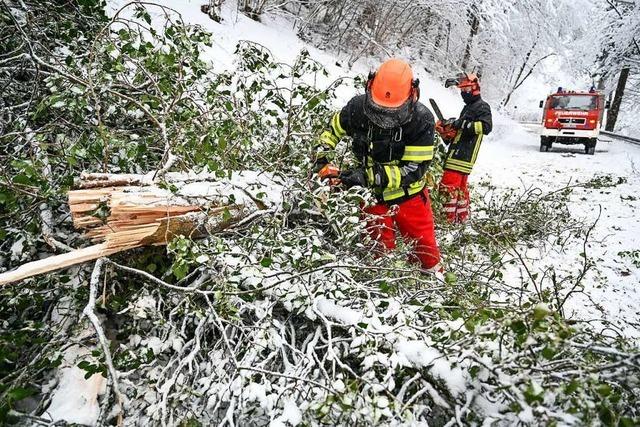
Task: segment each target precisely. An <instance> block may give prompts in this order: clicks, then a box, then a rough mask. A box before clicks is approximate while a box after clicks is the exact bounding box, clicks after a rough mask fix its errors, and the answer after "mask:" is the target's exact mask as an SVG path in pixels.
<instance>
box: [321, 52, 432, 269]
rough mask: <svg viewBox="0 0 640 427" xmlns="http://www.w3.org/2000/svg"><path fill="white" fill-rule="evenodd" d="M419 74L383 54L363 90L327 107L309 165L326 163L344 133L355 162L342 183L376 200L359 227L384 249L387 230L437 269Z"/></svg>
mask: <svg viewBox="0 0 640 427" xmlns="http://www.w3.org/2000/svg"><path fill="white" fill-rule="evenodd" d="M419 95H420V92H419V82H418V80H417V79H415V78H414V76H413V71H412V70H411V67H410V66H409V64H407V63H406V62H405V61H402V60H399V59H391V60H388V61H386V62H384V63H383V64H382V65H381V66H380V67H379V68H378V70H377V71H376V72H375V73H370V74H369V78H368V80H367V85H366V92H365V94H364V95H358V96H355V97H354V98H352V99H351V100H350V101H349V102H348V103H347V105H346V106H345V107H344V108H343V109H342V110H341V111H340V112H337V113H335V114H334V115H333V116H332V118H331V120H330V121H329V125H328V126H327V128H326V129H325V130H324V131H323V132H322V134H321V135H320V138H319V144H318V147H317V149H316V160H315V167H316V170H318V171H320V170H328V169H330V168H331V165H330V163H329V159H330V157H331V156H332V155H333V152H334V149H335V147H336V144H337V143H338V142H339V141H340V139H341V138H343V137H344V136H349V137H351V138H352V140H353V142H352V151H353V155H354V156H355V160H356V166H355V167H354V168H352V169H349V170H345V171H343V172H342V173H340V180H341V182H342V184H343V185H345V186H346V187H352V186H360V187H367V188H370V189H371V190H372V191H373V194H374V195H375V197H376V199H377V203H376V204H375V205H373V206H366V207H364V208H363V211H364V212H365V214H366V217H367V218H368V220H367V230H368V231H369V233H370V234H371V236H372V237H373V238H374V239H375V240H376V241H378V242H380V243H382V244H383V245H384V247H385V248H386V249H392V248H394V247H395V244H396V243H395V230H396V229H397V230H398V231H399V232H400V234H401V235H402V236H403V237H404V238H406V239H410V240H412V241H413V242H414V243H415V250H414V253H413V255H414V258H415V260H417V261H419V262H420V263H421V265H422V267H423V268H425V269H435V270H439V269H440V267H439V261H440V252H439V249H438V245H437V243H436V239H435V233H434V224H433V215H432V212H431V204H430V201H429V192H428V189H427V188H426V180H425V175H426V172H427V169H428V167H429V163H430V162H431V160H432V158H433V142H434V125H435V124H434V119H433V116H432V114H431V112H430V111H429V110H428V109H427V108H426V107H425V106H424V105H423V104H422V103H420V102H418V98H419Z"/></svg>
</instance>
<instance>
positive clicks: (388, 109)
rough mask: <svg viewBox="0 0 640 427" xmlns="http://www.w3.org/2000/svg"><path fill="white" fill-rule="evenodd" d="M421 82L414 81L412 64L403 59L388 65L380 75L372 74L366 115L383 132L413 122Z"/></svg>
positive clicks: (385, 63)
mask: <svg viewBox="0 0 640 427" xmlns="http://www.w3.org/2000/svg"><path fill="white" fill-rule="evenodd" d="M419 84H420V82H419V80H418V79H414V78H413V71H412V70H411V67H410V66H409V64H407V63H406V62H405V61H403V60H401V59H389V60H387V61H385V62H384V63H383V64H382V65H380V67H379V68H378V71H376V72H371V73H369V78H368V79H367V93H366V102H365V114H366V115H367V117H368V118H369V119H370V120H371V121H372V122H374V123H375V124H377V125H378V126H380V127H382V128H387V129H390V128H394V127H398V126H401V125H403V124H404V123H406V122H408V121H409V120H411V116H412V115H413V110H414V107H415V104H416V102H418V98H419V97H420V89H419Z"/></svg>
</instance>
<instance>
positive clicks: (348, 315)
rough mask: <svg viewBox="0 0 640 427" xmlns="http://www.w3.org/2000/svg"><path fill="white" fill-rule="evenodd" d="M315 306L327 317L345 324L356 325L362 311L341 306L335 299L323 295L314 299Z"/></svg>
mask: <svg viewBox="0 0 640 427" xmlns="http://www.w3.org/2000/svg"><path fill="white" fill-rule="evenodd" d="M316 307H317V308H318V311H319V312H320V313H322V314H323V315H324V316H326V317H327V318H329V319H333V320H337V321H339V322H342V323H344V324H345V325H356V324H358V322H360V320H361V319H362V313H360V312H358V311H356V310H353V309H351V308H349V307H342V306H340V305H338V304H336V303H335V301H332V300H329V299H326V298H323V297H320V298H317V299H316Z"/></svg>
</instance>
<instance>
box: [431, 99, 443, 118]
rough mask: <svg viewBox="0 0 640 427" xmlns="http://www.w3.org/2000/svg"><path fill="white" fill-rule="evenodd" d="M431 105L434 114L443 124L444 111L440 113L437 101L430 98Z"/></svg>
mask: <svg viewBox="0 0 640 427" xmlns="http://www.w3.org/2000/svg"><path fill="white" fill-rule="evenodd" d="M429 104H431V108H433V112H434V113H436V117H437V118H438V120H440V121H441V122H444V116H443V115H442V111H440V107H438V104H437V103H436V100H435V99H433V98H429Z"/></svg>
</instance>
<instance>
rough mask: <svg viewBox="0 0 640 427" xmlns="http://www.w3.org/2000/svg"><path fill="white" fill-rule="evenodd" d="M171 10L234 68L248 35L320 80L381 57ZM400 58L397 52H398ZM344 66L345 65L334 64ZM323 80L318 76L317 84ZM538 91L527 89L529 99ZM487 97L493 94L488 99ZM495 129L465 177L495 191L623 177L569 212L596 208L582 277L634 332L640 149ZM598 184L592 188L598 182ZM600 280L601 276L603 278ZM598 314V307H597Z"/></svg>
mask: <svg viewBox="0 0 640 427" xmlns="http://www.w3.org/2000/svg"><path fill="white" fill-rule="evenodd" d="M158 3H159V4H163V5H166V6H169V7H171V8H173V9H175V10H176V11H177V12H179V13H180V14H181V15H182V18H183V19H184V21H185V22H187V23H190V24H198V25H201V26H203V27H204V28H206V29H207V30H208V31H210V32H211V33H212V34H213V36H214V46H213V48H211V49H209V50H208V51H207V52H205V58H207V59H209V60H210V61H211V62H212V64H213V67H214V69H217V70H224V69H229V68H230V67H233V52H234V49H235V45H236V43H237V42H238V41H241V40H251V41H255V42H258V43H260V44H262V45H264V46H265V47H267V48H268V49H269V50H270V51H271V52H272V54H273V55H274V57H275V58H276V59H277V60H279V61H282V62H288V63H291V62H292V61H293V60H294V58H295V57H296V55H297V54H298V53H299V51H300V50H301V49H303V48H306V49H308V50H309V52H310V53H311V56H312V57H313V58H314V59H316V60H318V61H319V62H320V63H322V64H323V65H324V66H325V67H326V69H327V71H328V72H329V77H328V78H327V81H326V83H327V84H328V83H329V82H331V81H333V80H334V79H336V78H338V77H341V76H355V75H358V74H359V75H366V73H367V72H368V71H369V70H370V69H373V68H375V66H376V64H378V63H379V60H380V59H379V58H362V59H360V60H359V61H358V62H356V63H355V65H354V66H353V68H352V69H347V68H346V66H343V65H344V64H345V63H346V61H342V60H341V58H336V57H334V56H332V55H330V54H329V53H327V52H324V51H321V50H318V49H316V48H314V47H313V46H309V45H307V44H305V43H304V42H302V41H301V40H300V39H298V38H297V37H296V35H295V29H294V26H293V24H292V23H291V22H289V21H287V20H285V19H283V18H279V17H269V16H267V17H264V18H263V22H256V21H253V20H251V19H249V18H247V17H246V16H244V15H242V14H240V13H238V12H237V9H236V7H235V2H226V3H225V4H224V5H223V8H222V17H223V21H222V23H216V22H215V21H213V20H211V19H210V18H209V17H208V16H207V15H205V14H203V13H202V12H200V4H201V3H202V2H201V1H195V0H184V1H181V2H175V1H168V0H164V1H159V2H158ZM122 4H124V2H123V1H122V0H117V1H113V2H111V3H110V5H109V6H108V9H109V10H110V11H111V13H113V11H115V10H116V9H117V8H118V7H119V6H120V5H122ZM396 53H397V55H398V56H400V57H402V56H403V52H396ZM338 64H343V65H338ZM414 69H415V70H416V73H417V76H418V77H419V78H420V81H421V91H422V98H423V101H424V100H426V99H427V98H435V99H436V100H437V101H438V103H439V104H440V108H441V109H442V111H443V114H444V115H445V116H446V117H453V116H457V114H458V113H459V111H460V109H461V108H462V105H463V104H462V101H461V100H460V98H459V96H458V95H457V92H456V90H455V89H445V88H444V87H443V86H442V82H439V81H436V80H435V79H434V78H432V77H431V76H430V75H428V74H426V73H425V72H424V71H423V69H424V68H423V67H422V66H420V64H414ZM320 84H322V82H321V83H320ZM337 95H338V102H337V103H336V108H339V107H340V106H341V105H340V103H341V102H346V101H347V100H348V99H349V98H350V97H351V96H353V92H352V91H351V89H349V88H347V87H342V88H340V89H339V91H338V93H337ZM535 97H536V95H535V94H534V95H532V99H533V98H535ZM489 101H490V102H491V100H489ZM494 121H495V129H494V131H493V133H492V134H491V135H490V136H489V137H487V138H486V139H485V142H484V144H483V148H482V150H481V153H480V156H479V160H478V163H477V165H476V168H475V171H474V172H473V174H472V176H471V183H472V184H478V183H479V182H481V181H487V180H488V181H490V182H491V184H492V185H493V186H495V187H496V188H498V189H507V188H514V187H515V188H525V187H531V186H534V187H540V188H542V189H544V190H549V191H553V190H555V189H559V188H562V187H564V186H567V185H570V184H576V183H579V182H587V181H589V180H591V179H593V178H595V177H598V176H601V177H602V176H606V177H608V178H605V179H607V180H609V182H617V181H618V179H619V178H621V179H622V182H621V183H620V184H618V185H614V186H606V187H603V188H582V187H579V188H576V189H575V190H574V191H573V193H572V196H571V199H570V200H571V202H570V203H571V213H572V215H574V216H575V217H578V218H584V219H585V221H587V222H594V221H595V220H596V219H597V217H598V215H599V212H600V208H602V212H601V214H600V219H599V220H598V223H597V224H596V226H595V229H594V231H593V238H592V243H591V244H590V247H588V248H587V250H588V255H589V256H591V257H593V259H594V260H596V268H597V271H598V273H599V274H600V276H599V280H596V278H597V277H596V276H597V275H596V274H593V275H591V276H589V277H588V281H587V282H586V283H587V289H585V292H586V293H588V294H589V295H590V296H591V298H592V299H593V301H594V302H596V303H597V304H599V305H600V306H601V309H602V310H601V311H602V314H604V316H605V317H606V318H608V319H609V320H611V321H612V322H614V323H618V324H621V323H624V322H630V323H631V324H635V325H636V326H627V327H625V328H624V329H625V331H626V332H627V334H629V335H633V336H640V330H638V329H637V325H638V324H640V290H638V284H639V283H640V270H639V269H638V268H637V267H635V266H634V265H633V264H632V262H631V260H630V258H628V257H622V256H620V255H619V253H620V252H622V251H633V250H640V237H639V236H640V221H638V214H639V212H640V196H638V195H637V193H638V190H639V189H640V172H639V171H638V169H637V168H640V166H639V165H640V147H639V146H634V145H631V144H628V143H624V142H620V141H613V140H611V139H609V138H602V139H601V140H600V141H599V143H598V146H597V147H596V154H595V155H594V156H588V155H584V154H583V152H582V147H581V146H563V145H557V146H555V147H554V149H553V151H552V152H549V153H541V152H539V151H538V148H539V138H538V135H537V129H536V127H535V126H530V125H521V124H519V123H516V122H514V121H512V120H510V119H508V118H506V117H504V116H501V115H499V114H497V113H495V112H494ZM596 187H597V186H596ZM580 252H582V250H581V248H579V247H576V250H575V251H568V252H567V253H565V254H555V255H554V256H551V255H549V257H548V258H545V259H543V260H542V261H541V264H540V265H539V266H538V267H540V268H544V266H545V265H549V264H553V265H555V266H556V268H560V269H562V268H563V266H566V270H567V271H569V270H571V269H572V268H574V269H575V266H576V265H577V263H578V261H579V253H580ZM603 278H604V279H605V280H603ZM592 307H593V305H592V304H586V301H585V300H584V297H582V296H581V295H580V294H578V295H577V296H576V297H574V298H573V299H572V300H571V301H569V305H568V310H567V314H568V315H570V316H574V315H577V316H579V317H583V318H589V317H590V316H592V315H594V314H596V313H595V312H594V310H595V309H594V308H592ZM597 314H598V315H601V314H600V313H597Z"/></svg>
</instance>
